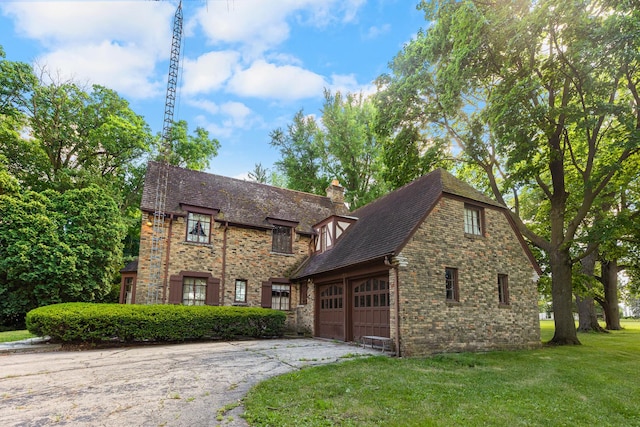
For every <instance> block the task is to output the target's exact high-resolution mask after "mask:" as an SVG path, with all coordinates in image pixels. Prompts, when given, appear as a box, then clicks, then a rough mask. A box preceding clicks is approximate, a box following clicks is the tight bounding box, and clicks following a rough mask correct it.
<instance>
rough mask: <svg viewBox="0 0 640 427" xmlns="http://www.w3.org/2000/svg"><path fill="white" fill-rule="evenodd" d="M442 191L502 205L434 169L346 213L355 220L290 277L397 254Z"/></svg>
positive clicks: (498, 205)
mask: <svg viewBox="0 0 640 427" xmlns="http://www.w3.org/2000/svg"><path fill="white" fill-rule="evenodd" d="M443 193H447V194H451V195H454V196H459V197H463V198H466V199H470V200H474V201H477V202H481V203H484V204H487V205H490V206H496V207H499V208H504V206H502V205H501V204H499V203H497V202H496V201H494V200H492V199H491V198H489V197H487V196H485V195H484V194H482V193H481V192H479V191H478V190H476V189H474V188H473V187H471V186H470V185H469V184H467V183H465V182H463V181H460V180H459V179H457V178H455V177H454V176H453V175H451V174H450V173H449V172H447V171H445V170H443V169H437V170H435V171H433V172H431V173H428V174H427V175H424V176H422V177H421V178H418V179H416V180H415V181H413V182H411V183H409V184H407V185H405V186H403V187H401V188H399V189H397V190H395V191H392V192H391V193H388V194H387V195H385V196H383V197H381V198H379V199H378V200H376V201H374V202H371V203H369V204H368V205H366V206H363V207H361V208H359V209H357V210H356V211H354V212H352V213H351V214H349V215H350V216H353V217H356V218H358V221H357V222H355V223H354V224H353V225H351V226H350V227H349V228H348V229H347V231H346V233H345V234H344V235H343V236H342V237H341V238H340V239H339V240H338V242H336V245H335V246H334V247H333V248H332V249H330V250H328V251H326V252H324V253H316V254H314V255H312V256H311V257H310V258H309V259H308V260H307V262H305V263H304V264H303V265H302V266H301V268H300V269H299V270H298V271H297V272H296V273H295V274H294V278H297V279H300V278H304V277H309V276H312V275H315V274H320V273H325V272H329V271H332V270H336V269H340V268H343V267H347V266H352V265H356V264H360V263H364V262H367V261H372V260H375V259H380V258H382V257H384V256H387V255H394V254H397V253H399V252H400V250H401V249H402V247H403V246H404V244H405V242H406V241H407V240H408V239H409V238H410V237H411V235H412V234H413V232H414V231H415V229H416V228H417V227H418V226H419V225H420V223H421V222H422V221H423V220H424V218H425V217H426V215H427V214H428V213H429V212H430V211H431V209H432V207H433V206H434V204H435V203H436V202H437V201H438V200H439V198H440V196H441V195H442V194H443Z"/></svg>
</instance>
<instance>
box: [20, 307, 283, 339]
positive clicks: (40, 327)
mask: <svg viewBox="0 0 640 427" xmlns="http://www.w3.org/2000/svg"><path fill="white" fill-rule="evenodd" d="M285 319H286V315H285V313H284V312H282V311H278V310H272V309H268V308H254V307H219V306H183V305H129V304H126V305H123V304H92V303H64V304H54V305H48V306H45V307H40V308H36V309H34V310H31V311H30V312H28V313H27V317H26V321H27V322H26V323H27V329H28V330H29V332H31V333H32V334H35V335H38V336H49V337H51V339H52V340H54V341H59V342H63V343H83V342H90V343H100V342H114V341H116V342H123V343H130V342H175V341H191V340H198V339H226V340H229V339H237V338H247V337H250V338H266V337H276V336H282V334H283V332H284V323H285Z"/></svg>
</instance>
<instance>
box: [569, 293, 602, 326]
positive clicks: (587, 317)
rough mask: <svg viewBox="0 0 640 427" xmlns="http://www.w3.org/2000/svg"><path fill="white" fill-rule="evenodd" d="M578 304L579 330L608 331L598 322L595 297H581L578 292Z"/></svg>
mask: <svg viewBox="0 0 640 427" xmlns="http://www.w3.org/2000/svg"><path fill="white" fill-rule="evenodd" d="M576 305H577V307H578V332H606V330H605V329H604V328H603V327H602V326H600V323H598V316H597V315H596V306H595V303H594V301H593V298H591V297H585V296H582V297H581V296H580V295H577V294H576Z"/></svg>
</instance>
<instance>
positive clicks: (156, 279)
mask: <svg viewBox="0 0 640 427" xmlns="http://www.w3.org/2000/svg"><path fill="white" fill-rule="evenodd" d="M181 43H182V0H180V2H179V3H178V8H177V9H176V13H175V15H174V17H173V38H172V41H171V61H170V63H169V78H168V82H167V96H166V101H165V106H164V122H163V125H162V141H161V145H160V165H159V168H158V175H157V176H156V197H155V204H154V210H153V225H152V233H151V254H150V257H149V258H150V264H149V285H148V287H147V304H158V303H159V302H163V301H162V298H161V291H162V284H163V274H162V273H163V272H162V256H163V254H164V245H165V240H166V237H165V225H164V220H165V206H166V202H167V181H168V174H169V165H168V161H169V155H170V154H171V130H172V128H173V110H174V108H175V105H176V90H177V85H178V68H179V63H180V47H181Z"/></svg>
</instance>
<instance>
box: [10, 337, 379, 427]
mask: <svg viewBox="0 0 640 427" xmlns="http://www.w3.org/2000/svg"><path fill="white" fill-rule="evenodd" d="M356 354H357V355H371V354H377V355H379V354H380V351H376V350H372V349H369V348H368V349H365V348H362V347H358V346H354V345H350V344H346V343H336V342H332V341H324V340H315V339H291V340H287V339H277V340H261V341H237V342H212V343H195V344H180V345H161V346H160V345H158V346H143V347H129V348H116V349H106V350H91V351H54V352H45V353H2V354H0V425H1V426H49V425H56V426H61V425H73V426H118V427H121V426H127V425H128V426H218V425H220V426H246V425H247V424H246V422H245V421H244V419H242V418H241V417H240V414H242V412H243V408H242V407H241V406H236V405H238V404H239V402H240V399H242V397H243V396H244V395H245V394H246V393H247V391H248V390H249V389H250V388H251V387H252V386H253V385H255V384H257V383H258V382H260V381H262V380H264V379H266V378H268V377H271V376H274V375H279V374H282V373H285V372H289V371H292V370H296V369H301V368H303V367H305V366H311V365H321V364H326V363H334V362H338V361H343V360H348V359H349V358H351V357H355V356H354V355H356ZM230 407H234V409H232V410H228V411H225V409H228V408H230Z"/></svg>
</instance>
